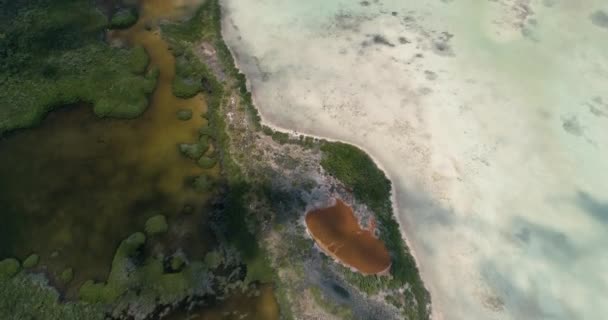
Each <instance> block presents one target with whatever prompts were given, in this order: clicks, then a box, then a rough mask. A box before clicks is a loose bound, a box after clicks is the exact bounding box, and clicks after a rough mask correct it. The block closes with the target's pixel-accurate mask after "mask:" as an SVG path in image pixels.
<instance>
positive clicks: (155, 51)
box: [0, 0, 218, 287]
mask: <svg viewBox="0 0 608 320" xmlns="http://www.w3.org/2000/svg"><path fill="white" fill-rule="evenodd" d="M199 2H200V1H199ZM169 3H170V1H160V0H156V1H145V2H144V3H143V5H142V8H143V10H142V11H141V16H142V19H141V20H140V22H139V23H138V24H137V25H136V26H134V27H133V28H131V29H129V30H128V31H124V32H120V33H116V34H113V35H111V36H112V38H122V39H126V41H127V42H129V43H130V44H132V45H135V44H139V45H143V46H144V47H145V48H146V50H147V51H148V54H149V55H150V58H151V59H150V60H151V65H153V66H156V67H158V68H159V69H160V77H159V82H158V85H157V89H156V90H155V92H154V94H153V96H152V97H151V104H150V106H149V109H148V110H147V111H146V113H145V114H144V115H143V116H142V117H140V118H138V119H135V120H115V119H103V120H101V119H98V118H96V117H95V116H94V115H93V113H92V111H91V108H90V107H89V106H78V107H71V108H64V109H62V110H59V111H56V112H53V113H51V114H50V115H49V116H48V118H47V119H46V120H45V121H44V122H43V124H42V125H41V126H40V127H38V128H34V129H30V130H23V131H19V132H15V133H13V134H11V135H9V136H8V137H6V138H4V139H2V140H0V155H2V156H1V157H0V177H1V179H0V208H2V211H3V212H0V214H1V216H2V224H0V258H2V257H7V256H16V257H17V258H20V259H24V258H25V257H26V256H27V255H28V254H30V253H32V252H34V253H38V254H39V255H40V256H41V262H40V263H41V265H44V266H46V267H47V268H48V270H49V271H50V274H51V275H52V274H58V273H60V272H61V271H62V270H63V269H64V268H67V267H71V268H74V271H75V281H73V282H72V283H73V286H74V287H77V286H78V285H79V284H80V283H81V282H82V281H84V280H86V279H97V280H103V279H105V277H106V275H107V272H108V271H109V266H110V262H111V261H112V257H113V255H114V251H115V249H116V247H117V245H118V243H120V241H121V240H122V239H124V238H125V237H127V236H128V235H129V234H131V233H132V232H135V231H137V230H142V229H143V225H144V223H145V221H146V219H147V218H148V217H150V216H151V215H153V214H155V213H161V214H165V215H167V216H168V217H169V222H170V223H171V222H172V221H174V220H179V219H182V216H183V215H181V214H180V212H182V211H183V210H182V209H183V208H184V207H186V208H189V210H188V211H191V212H194V215H193V216H192V218H191V219H192V220H194V221H196V220H198V221H202V218H203V215H204V213H203V212H202V210H201V209H202V206H203V204H204V203H205V198H206V197H208V196H206V195H201V194H200V193H197V192H195V191H194V190H193V189H192V188H190V187H189V186H188V183H187V182H188V180H189V179H190V178H191V177H195V176H198V175H200V174H201V173H203V172H205V170H202V169H200V168H199V167H198V166H197V165H196V164H195V163H194V162H193V161H191V160H189V159H186V158H185V157H183V156H182V155H181V154H180V153H179V152H178V149H177V144H178V143H180V142H195V141H196V140H197V138H198V133H197V129H198V128H200V127H201V126H203V125H204V124H205V120H204V119H203V118H202V117H200V114H202V113H203V112H204V111H205V110H206V105H205V102H204V100H203V97H202V96H197V97H194V98H192V99H188V100H182V99H178V98H176V97H174V96H173V94H172V92H171V80H172V78H173V76H174V59H173V56H172V54H171V52H170V51H169V50H168V47H167V44H166V43H165V42H164V41H163V40H162V39H161V37H160V36H159V34H158V33H157V32H156V31H152V32H150V31H146V29H145V27H144V24H145V23H150V22H154V21H157V20H158V19H160V18H161V17H163V16H162V13H165V14H167V15H168V16H170V17H173V16H174V15H172V14H173V12H172V11H171V10H170V8H168V7H167V6H168V5H169ZM192 3H193V4H194V2H192ZM100 90H103V88H100ZM180 108H189V109H191V110H192V111H193V113H194V116H193V117H192V119H191V120H189V121H179V120H178V119H177V118H176V112H177V110H178V109H180ZM206 172H207V173H208V174H211V175H217V174H218V168H214V169H212V170H207V171H206ZM197 227H198V225H197V224H195V223H193V224H192V226H186V227H184V228H182V229H181V230H177V231H176V232H179V233H180V234H181V235H184V234H186V238H187V236H188V234H191V237H192V239H193V240H196V241H194V243H196V245H194V246H191V247H192V249H193V250H192V251H193V252H189V254H192V255H194V256H197V255H200V256H201V257H202V256H204V251H206V246H207V242H208V241H207V240H208V239H206V238H207V237H206V236H204V235H203V234H202V233H201V232H200V230H197Z"/></svg>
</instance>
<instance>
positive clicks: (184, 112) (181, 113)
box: [177, 109, 192, 121]
mask: <svg viewBox="0 0 608 320" xmlns="http://www.w3.org/2000/svg"><path fill="white" fill-rule="evenodd" d="M177 119H179V120H181V121H188V120H190V119H192V110H190V109H179V110H177Z"/></svg>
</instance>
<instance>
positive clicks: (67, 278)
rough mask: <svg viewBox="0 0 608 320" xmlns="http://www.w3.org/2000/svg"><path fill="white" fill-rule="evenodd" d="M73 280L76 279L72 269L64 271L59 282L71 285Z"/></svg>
mask: <svg viewBox="0 0 608 320" xmlns="http://www.w3.org/2000/svg"><path fill="white" fill-rule="evenodd" d="M72 279H74V270H73V269H72V268H67V269H65V270H63V271H62V272H61V274H60V275H59V280H61V282H62V283H63V284H67V283H70V282H71V281H72Z"/></svg>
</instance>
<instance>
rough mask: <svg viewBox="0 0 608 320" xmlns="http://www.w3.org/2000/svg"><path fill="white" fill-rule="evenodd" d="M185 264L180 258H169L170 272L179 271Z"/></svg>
mask: <svg viewBox="0 0 608 320" xmlns="http://www.w3.org/2000/svg"><path fill="white" fill-rule="evenodd" d="M185 263H186V262H185V261H184V259H183V258H182V257H181V256H174V257H172V258H171V270H172V271H179V270H181V269H182V267H183V266H184V264H185Z"/></svg>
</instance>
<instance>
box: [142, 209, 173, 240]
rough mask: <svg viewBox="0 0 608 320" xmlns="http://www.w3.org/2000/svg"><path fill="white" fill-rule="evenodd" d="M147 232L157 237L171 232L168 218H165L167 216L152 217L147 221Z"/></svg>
mask: <svg viewBox="0 0 608 320" xmlns="http://www.w3.org/2000/svg"><path fill="white" fill-rule="evenodd" d="M145 230H146V233H147V234H148V235H155V234H160V233H165V232H167V230H169V224H168V223H167V218H165V216H163V215H162V214H158V215H155V216H153V217H150V218H149V219H148V220H147V221H146V227H145Z"/></svg>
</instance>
